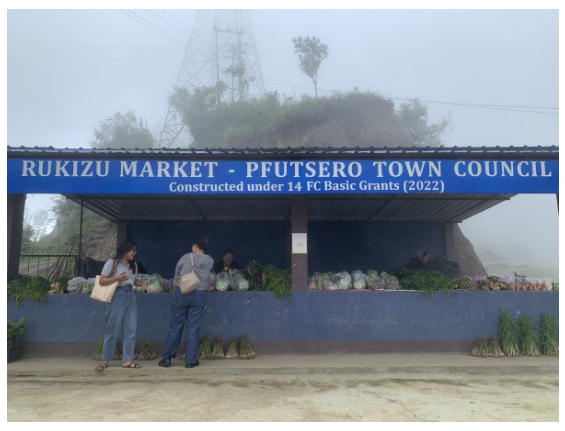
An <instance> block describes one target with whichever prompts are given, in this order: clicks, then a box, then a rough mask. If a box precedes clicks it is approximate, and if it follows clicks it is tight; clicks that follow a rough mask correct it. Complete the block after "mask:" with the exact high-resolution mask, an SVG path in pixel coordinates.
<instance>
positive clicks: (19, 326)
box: [8, 317, 27, 338]
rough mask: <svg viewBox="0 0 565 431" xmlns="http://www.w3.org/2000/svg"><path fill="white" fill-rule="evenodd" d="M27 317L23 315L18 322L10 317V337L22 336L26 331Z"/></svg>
mask: <svg viewBox="0 0 565 431" xmlns="http://www.w3.org/2000/svg"><path fill="white" fill-rule="evenodd" d="M26 322H27V319H26V318H25V317H22V318H21V319H20V321H19V322H18V323H14V322H12V321H11V320H10V319H8V338H20V337H21V336H22V335H23V334H24V332H25V331H26Z"/></svg>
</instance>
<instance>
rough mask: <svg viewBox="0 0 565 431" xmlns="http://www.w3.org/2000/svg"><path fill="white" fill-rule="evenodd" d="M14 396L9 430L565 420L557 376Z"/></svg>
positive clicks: (151, 381) (126, 388)
mask: <svg viewBox="0 0 565 431" xmlns="http://www.w3.org/2000/svg"><path fill="white" fill-rule="evenodd" d="M7 392H8V410H7V413H8V421H10V422H14V421H143V422H150V421H229V422H234V421H253V422H255V421H257V422H258V421H432V422H433V421H465V422H474V421H558V420H559V375H558V374H555V373H554V374H539V375H527V374H520V375H501V376H477V375H469V374H453V373H450V374H440V373H431V374H428V373H418V374H403V373H387V374H381V375H375V374H310V375H253V376H249V375H239V376H192V377H190V376H187V377H176V378H166V377H162V376H134V375H133V374H132V375H131V377H125V376H124V377H117V376H111V377H110V376H104V377H102V376H101V377H8V384H7ZM101 411H104V414H101V413H100V412H101Z"/></svg>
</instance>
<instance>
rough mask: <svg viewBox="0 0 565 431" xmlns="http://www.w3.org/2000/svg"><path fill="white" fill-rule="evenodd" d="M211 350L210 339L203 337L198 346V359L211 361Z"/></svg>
mask: <svg viewBox="0 0 565 431" xmlns="http://www.w3.org/2000/svg"><path fill="white" fill-rule="evenodd" d="M211 350H212V349H211V348H210V341H209V340H208V337H207V336H206V335H203V336H202V337H201V338H200V344H199V345H198V359H210V356H211Z"/></svg>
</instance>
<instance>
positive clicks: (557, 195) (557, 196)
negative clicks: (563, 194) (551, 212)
mask: <svg viewBox="0 0 565 431" xmlns="http://www.w3.org/2000/svg"><path fill="white" fill-rule="evenodd" d="M555 197H556V199H557V214H559V193H557V194H556V195H555Z"/></svg>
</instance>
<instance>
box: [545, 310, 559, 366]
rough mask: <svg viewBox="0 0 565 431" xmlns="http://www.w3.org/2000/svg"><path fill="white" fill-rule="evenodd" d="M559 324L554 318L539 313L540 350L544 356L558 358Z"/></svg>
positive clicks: (547, 314)
mask: <svg viewBox="0 0 565 431" xmlns="http://www.w3.org/2000/svg"><path fill="white" fill-rule="evenodd" d="M558 330H559V324H558V323H557V319H556V318H555V316H553V315H551V314H549V313H545V312H544V313H541V343H540V344H541V348H542V351H543V354H544V355H552V356H559V341H558V340H559V339H558V336H557V331H558Z"/></svg>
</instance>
